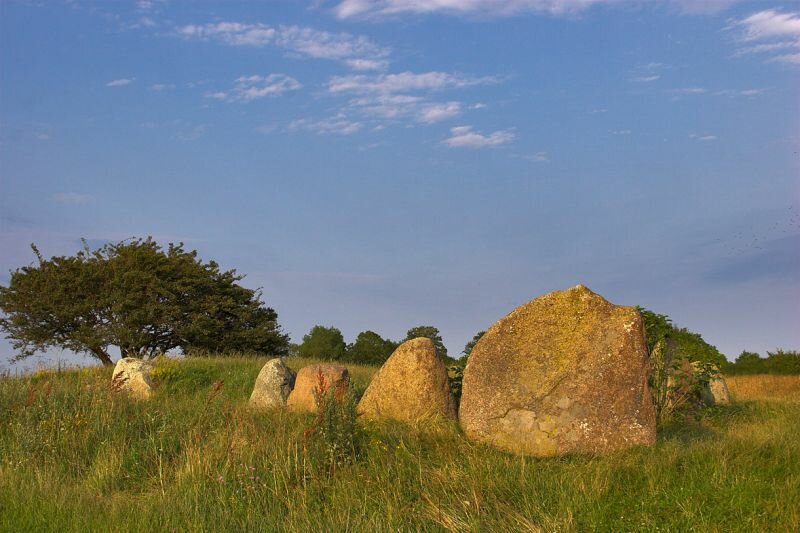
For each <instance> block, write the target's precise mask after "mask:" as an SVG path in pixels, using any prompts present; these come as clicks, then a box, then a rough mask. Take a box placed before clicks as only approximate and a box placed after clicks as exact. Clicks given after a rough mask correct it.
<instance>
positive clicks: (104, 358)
mask: <svg viewBox="0 0 800 533" xmlns="http://www.w3.org/2000/svg"><path fill="white" fill-rule="evenodd" d="M91 350H92V354H94V356H95V357H97V358H98V359H100V362H101V363H103V366H111V365H113V364H114V361H112V360H111V356H110V355H108V352H106V351H105V350H103V349H102V348H92V349H91Z"/></svg>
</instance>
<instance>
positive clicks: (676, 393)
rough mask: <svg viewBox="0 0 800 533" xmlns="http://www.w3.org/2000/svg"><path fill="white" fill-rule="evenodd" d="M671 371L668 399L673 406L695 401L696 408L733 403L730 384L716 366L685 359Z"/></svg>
mask: <svg viewBox="0 0 800 533" xmlns="http://www.w3.org/2000/svg"><path fill="white" fill-rule="evenodd" d="M673 366H674V367H673V368H671V369H670V371H669V377H668V378H667V388H668V393H667V399H668V401H669V402H671V403H672V404H679V403H683V402H685V401H694V404H695V407H703V406H710V405H727V404H729V403H731V398H730V392H729V391H728V383H727V382H726V381H725V377H724V376H723V375H722V373H721V372H720V371H719V368H717V367H716V365H711V366H708V365H704V364H703V363H700V362H698V361H689V360H688V359H683V360H681V361H679V364H676V365H673Z"/></svg>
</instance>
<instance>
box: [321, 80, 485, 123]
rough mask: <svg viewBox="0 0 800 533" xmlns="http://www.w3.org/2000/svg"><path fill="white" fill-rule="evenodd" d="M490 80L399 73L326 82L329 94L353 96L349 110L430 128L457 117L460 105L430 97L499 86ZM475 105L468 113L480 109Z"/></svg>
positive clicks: (460, 108) (461, 107)
mask: <svg viewBox="0 0 800 533" xmlns="http://www.w3.org/2000/svg"><path fill="white" fill-rule="evenodd" d="M498 81H499V80H498V78H496V77H492V76H485V77H474V76H466V75H463V74H457V73H455V74H454V73H448V72H437V71H432V72H422V73H416V72H400V73H396V74H380V75H365V74H351V75H346V76H334V77H332V78H331V79H330V80H329V81H328V92H330V93H331V94H334V95H337V94H344V95H353V96H354V97H353V98H352V99H351V100H350V101H349V104H348V109H349V110H351V111H355V112H357V113H360V114H363V115H366V116H370V117H378V118H382V119H400V118H413V119H414V120H415V121H417V122H421V123H424V124H431V123H434V122H439V121H442V120H446V119H449V118H453V117H456V116H458V115H460V114H461V113H462V111H463V109H464V107H463V105H462V103H461V102H458V101H454V100H449V101H446V102H437V101H434V100H432V99H431V97H430V95H431V93H435V92H439V91H444V90H452V89H461V88H466V87H472V86H477V85H487V84H493V83H498ZM481 107H484V104H476V105H475V106H471V107H470V109H480V108H481Z"/></svg>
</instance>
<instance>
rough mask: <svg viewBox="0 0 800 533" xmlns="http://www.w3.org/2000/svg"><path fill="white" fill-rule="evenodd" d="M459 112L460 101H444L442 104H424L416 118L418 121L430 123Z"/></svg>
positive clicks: (451, 116)
mask: <svg viewBox="0 0 800 533" xmlns="http://www.w3.org/2000/svg"><path fill="white" fill-rule="evenodd" d="M459 114H461V103H459V102H445V103H443V104H426V105H424V106H422V109H420V112H419V115H418V118H419V121H420V122H425V123H426V124H431V123H433V122H439V121H440V120H445V119H448V118H453V117H455V116H458V115H459Z"/></svg>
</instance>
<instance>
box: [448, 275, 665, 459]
mask: <svg viewBox="0 0 800 533" xmlns="http://www.w3.org/2000/svg"><path fill="white" fill-rule="evenodd" d="M649 371H650V368H649V359H648V355H647V346H646V343H645V338H644V328H643V324H642V319H641V316H640V315H639V311H638V310H637V309H636V308H634V307H623V306H618V305H614V304H611V303H609V302H608V301H607V300H605V299H604V298H603V297H602V296H599V295H597V294H595V293H594V292H592V291H591V290H589V289H588V288H586V287H584V286H583V285H578V286H576V287H573V288H571V289H568V290H565V291H555V292H551V293H549V294H546V295H544V296H541V297H539V298H536V299H534V300H532V301H530V302H528V303H526V304H524V305H522V306H520V307H518V308H516V309H514V310H513V311H512V312H511V313H510V314H508V315H507V316H505V317H504V318H502V319H500V320H499V321H497V322H496V323H495V324H494V325H492V327H491V328H490V329H489V330H488V331H487V332H486V334H485V335H484V336H483V337H482V338H481V339H480V341H478V343H477V344H476V346H475V348H474V349H473V351H472V353H471V355H470V357H469V363H468V364H467V368H466V369H465V371H464V381H463V389H462V396H461V405H460V407H459V422H460V424H461V427H462V429H463V430H464V433H465V434H466V436H467V437H468V438H470V439H472V440H475V441H480V442H485V443H488V444H492V445H494V446H496V447H498V448H502V449H505V450H508V451H511V452H515V453H521V454H526V455H536V456H551V455H560V454H565V453H571V452H589V453H598V452H607V451H611V450H616V449H621V448H627V447H630V446H635V445H641V444H646V445H650V444H653V443H655V438H656V423H655V409H654V407H653V403H652V399H651V397H650V391H649V390H648V385H647V381H648V376H649Z"/></svg>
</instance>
